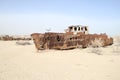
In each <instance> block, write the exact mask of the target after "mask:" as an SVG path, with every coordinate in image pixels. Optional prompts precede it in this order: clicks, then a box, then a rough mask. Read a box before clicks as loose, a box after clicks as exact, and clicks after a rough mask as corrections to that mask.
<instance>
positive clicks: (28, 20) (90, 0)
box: [0, 0, 120, 35]
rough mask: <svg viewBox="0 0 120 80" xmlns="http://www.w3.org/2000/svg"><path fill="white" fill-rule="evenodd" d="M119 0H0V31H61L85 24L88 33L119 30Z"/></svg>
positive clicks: (115, 31)
mask: <svg viewBox="0 0 120 80" xmlns="http://www.w3.org/2000/svg"><path fill="white" fill-rule="evenodd" d="M119 4H120V1H119V0H2V1H0V34H13V35H15V34H19V35H20V34H23V35H24V34H31V33H34V32H39V33H41V32H46V31H47V29H50V31H52V32H64V29H66V28H67V27H68V26H70V25H86V26H88V27H89V32H90V33H107V34H108V35H119V34H120V15H119V14H120V5H119Z"/></svg>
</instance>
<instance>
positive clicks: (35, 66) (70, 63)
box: [0, 41, 120, 80]
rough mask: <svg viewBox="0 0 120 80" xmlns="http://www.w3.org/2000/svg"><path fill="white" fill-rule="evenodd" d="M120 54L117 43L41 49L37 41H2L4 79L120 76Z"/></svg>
mask: <svg viewBox="0 0 120 80" xmlns="http://www.w3.org/2000/svg"><path fill="white" fill-rule="evenodd" d="M30 42H31V43H32V41H30ZM119 54H120V49H119V47H115V45H112V46H109V47H105V48H97V49H93V48H86V49H80V48H79V49H73V50H61V51H60V50H43V51H40V52H39V53H37V52H36V49H35V46H34V44H33V43H32V45H25V46H23V45H17V44H16V41H0V80H120V55H119Z"/></svg>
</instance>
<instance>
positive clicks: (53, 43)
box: [31, 32, 113, 50]
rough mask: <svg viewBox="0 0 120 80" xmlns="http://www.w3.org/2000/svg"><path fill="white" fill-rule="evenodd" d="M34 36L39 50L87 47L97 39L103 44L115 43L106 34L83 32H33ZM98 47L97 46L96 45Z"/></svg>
mask: <svg viewBox="0 0 120 80" xmlns="http://www.w3.org/2000/svg"><path fill="white" fill-rule="evenodd" d="M31 36H32V38H33V40H34V43H35V46H36V48H37V50H41V49H60V50H65V49H74V48H78V47H81V48H86V47H88V46H90V45H92V42H93V41H95V40H96V39H97V40H101V41H102V45H101V46H103V47H104V46H108V45H111V44H113V39H112V38H108V36H107V35H106V34H99V35H98V34H82V33H78V34H76V35H73V34H66V33H50V32H49V33H45V34H39V33H33V34H32V35H31ZM95 47H96V46H95Z"/></svg>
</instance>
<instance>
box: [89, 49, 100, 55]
mask: <svg viewBox="0 0 120 80" xmlns="http://www.w3.org/2000/svg"><path fill="white" fill-rule="evenodd" d="M90 53H95V54H97V55H102V49H101V48H90Z"/></svg>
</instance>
